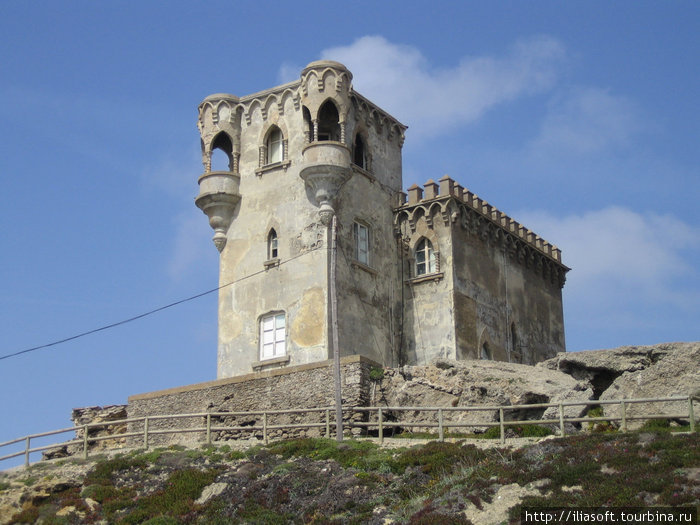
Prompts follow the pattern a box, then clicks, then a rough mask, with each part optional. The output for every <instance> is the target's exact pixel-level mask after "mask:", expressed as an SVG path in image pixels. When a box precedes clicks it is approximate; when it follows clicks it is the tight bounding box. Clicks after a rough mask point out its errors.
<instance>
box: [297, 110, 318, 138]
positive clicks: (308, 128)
mask: <svg viewBox="0 0 700 525" xmlns="http://www.w3.org/2000/svg"><path fill="white" fill-rule="evenodd" d="M301 114H302V116H303V118H304V139H305V140H306V143H307V144H308V143H309V142H313V141H314V140H316V139H315V138H314V123H313V122H312V121H311V112H310V111H309V108H307V107H306V106H302V108H301Z"/></svg>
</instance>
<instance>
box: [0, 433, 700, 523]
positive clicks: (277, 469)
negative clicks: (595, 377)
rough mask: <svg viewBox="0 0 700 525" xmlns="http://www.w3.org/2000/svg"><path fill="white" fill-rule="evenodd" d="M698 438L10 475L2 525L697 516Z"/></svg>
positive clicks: (60, 466)
mask: <svg viewBox="0 0 700 525" xmlns="http://www.w3.org/2000/svg"><path fill="white" fill-rule="evenodd" d="M698 504H700V448H699V447H698V435H697V434H687V433H671V432H668V430H667V429H663V428H662V429H655V430H654V431H646V432H639V433H627V434H622V433H617V432H602V433H592V434H580V435H577V436H571V437H566V438H551V437H548V438H543V439H541V440H540V441H538V442H536V443H532V444H528V445H525V446H522V447H520V448H504V447H501V446H499V445H496V444H494V446H493V447H491V448H480V447H476V446H474V444H471V443H467V442H465V441H456V442H444V443H440V442H430V443H427V444H423V445H416V446H411V443H410V440H406V445H405V446H401V447H400V448H389V447H379V446H378V445H376V444H374V443H372V442H370V441H346V442H344V443H342V444H338V443H336V442H335V441H331V440H326V439H298V440H290V441H281V442H277V443H273V444H271V445H269V446H257V447H253V448H250V449H248V450H246V451H236V450H232V449H231V448H230V447H229V446H227V445H223V446H219V447H213V446H211V447H205V448H201V449H184V448H181V447H171V448H168V449H157V450H153V451H132V452H129V453H125V454H121V455H117V456H114V457H109V458H108V457H96V458H92V459H90V460H88V461H83V460H80V459H76V458H71V459H63V460H54V461H47V462H40V463H38V464H36V465H33V466H31V467H30V468H28V469H21V468H20V469H15V470H13V471H8V472H2V473H0V523H45V524H73V523H110V524H111V523H124V524H136V523H148V524H151V525H154V524H178V523H205V524H230V523H259V524H276V523H279V524H286V523H319V524H320V523H338V524H345V523H363V524H364V523H376V524H380V523H392V522H395V523H410V524H428V523H430V524H440V523H445V524H447V523H450V524H454V523H456V524H459V523H463V524H467V523H474V524H479V525H482V524H488V523H502V522H508V521H510V522H511V523H517V522H518V519H517V518H518V516H519V512H520V507H521V506H577V507H600V506H635V507H644V506H652V505H663V506H688V505H690V506H696V505H698Z"/></svg>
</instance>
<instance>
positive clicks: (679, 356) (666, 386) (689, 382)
mask: <svg viewBox="0 0 700 525" xmlns="http://www.w3.org/2000/svg"><path fill="white" fill-rule="evenodd" d="M659 346H660V347H663V350H664V352H665V353H663V354H661V353H658V354H657V355H660V356H662V357H661V358H660V359H657V360H655V361H654V362H653V363H652V364H651V365H650V366H647V367H645V368H641V369H639V370H629V371H625V372H624V373H622V374H620V375H619V376H618V377H617V378H616V379H615V380H614V381H613V382H612V384H611V385H610V386H609V387H608V388H607V389H606V390H605V391H604V392H603V393H602V395H601V396H600V399H601V400H617V399H648V398H663V397H675V396H688V395H693V394H696V392H697V391H698V389H700V343H670V344H665V345H659ZM650 348H654V347H650ZM695 410H696V412H697V413H696V415H695V416H696V419H697V418H699V417H700V407H699V406H698V403H696V407H695ZM604 411H605V415H608V416H611V417H620V416H621V414H622V407H621V406H620V405H604ZM626 414H627V417H628V418H630V417H632V418H633V417H640V416H647V415H652V414H672V415H687V414H688V402H687V401H669V402H657V403H639V404H638V403H634V404H629V405H628V406H627V408H626ZM674 419H679V420H682V421H684V422H687V421H688V418H687V417H685V418H674ZM643 422H644V421H643V420H628V423H627V426H628V428H630V429H634V428H638V427H640V426H641V425H642V424H643Z"/></svg>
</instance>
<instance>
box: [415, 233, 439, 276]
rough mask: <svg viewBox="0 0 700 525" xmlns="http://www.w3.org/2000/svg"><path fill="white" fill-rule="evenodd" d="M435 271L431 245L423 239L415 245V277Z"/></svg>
mask: <svg viewBox="0 0 700 525" xmlns="http://www.w3.org/2000/svg"><path fill="white" fill-rule="evenodd" d="M436 271H437V264H436V257H435V252H434V251H433V243H431V242H430V241H429V240H428V239H426V238H425V237H423V238H422V239H421V240H420V241H418V244H416V276H419V275H426V274H429V273H435V272H436Z"/></svg>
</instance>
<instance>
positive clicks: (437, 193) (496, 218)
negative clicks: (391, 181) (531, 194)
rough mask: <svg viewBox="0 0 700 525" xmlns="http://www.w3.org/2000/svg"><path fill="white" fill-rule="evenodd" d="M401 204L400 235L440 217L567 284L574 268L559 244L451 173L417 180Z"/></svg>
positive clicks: (397, 227) (398, 212)
mask: <svg viewBox="0 0 700 525" xmlns="http://www.w3.org/2000/svg"><path fill="white" fill-rule="evenodd" d="M398 204H399V205H398V207H397V208H396V209H395V215H394V228H395V233H396V235H405V234H406V233H407V232H406V230H405V229H404V228H405V227H406V226H407V227H408V229H409V230H410V233H411V234H412V233H415V232H416V226H417V223H418V221H419V220H421V219H423V220H425V223H426V224H427V226H428V227H429V228H433V227H434V226H435V224H436V222H437V221H441V222H442V224H444V225H445V226H449V225H450V224H458V225H459V226H460V227H461V228H462V229H464V230H465V231H467V232H468V233H469V234H470V235H472V236H474V237H477V238H479V239H481V240H482V241H483V242H486V243H491V244H493V245H496V246H498V247H500V248H501V249H503V250H504V251H505V253H507V254H508V256H509V257H510V259H511V260H514V261H517V262H518V263H520V264H523V265H525V266H526V267H528V268H532V269H534V270H535V271H536V272H537V273H539V274H541V275H542V276H543V277H544V278H545V279H547V280H551V281H552V282H557V283H558V284H559V286H560V287H563V286H564V282H565V280H566V272H568V271H569V270H570V268H568V267H567V266H565V265H564V264H563V263H562V259H561V250H560V249H559V248H557V247H556V246H555V245H553V244H551V243H549V242H547V241H546V240H545V239H543V238H542V237H540V236H539V235H537V234H536V233H535V232H533V231H532V230H530V229H528V228H526V227H525V226H523V225H522V224H520V223H519V222H518V221H516V220H514V219H512V218H511V217H509V216H508V215H506V214H505V213H503V212H502V211H500V210H499V209H497V208H496V207H494V206H493V205H491V204H489V203H488V202H487V201H485V200H483V199H481V198H480V197H478V196H477V195H476V194H474V193H472V192H471V191H469V190H467V189H466V188H464V187H462V186H461V185H460V184H458V183H457V182H455V181H454V180H453V179H452V178H450V177H449V176H447V175H445V176H444V177H442V178H441V179H440V180H439V181H438V182H435V181H433V180H432V179H431V180H428V181H427V182H426V183H425V184H424V185H423V187H420V186H418V185H417V184H414V185H413V186H411V187H410V188H408V190H407V193H406V194H404V193H402V194H400V200H399V203H398Z"/></svg>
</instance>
